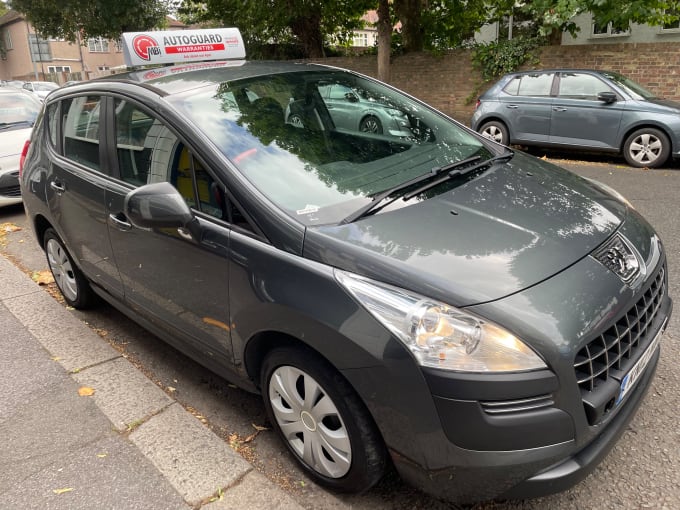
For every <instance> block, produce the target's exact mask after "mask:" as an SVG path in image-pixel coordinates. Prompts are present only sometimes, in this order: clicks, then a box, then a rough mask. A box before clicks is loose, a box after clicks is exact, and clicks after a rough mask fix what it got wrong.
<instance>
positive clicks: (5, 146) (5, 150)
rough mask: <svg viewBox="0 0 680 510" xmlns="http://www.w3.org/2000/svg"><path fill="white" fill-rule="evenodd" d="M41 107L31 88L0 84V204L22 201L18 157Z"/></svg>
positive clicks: (19, 157)
mask: <svg viewBox="0 0 680 510" xmlns="http://www.w3.org/2000/svg"><path fill="white" fill-rule="evenodd" d="M41 107H42V103H41V102H40V101H39V100H38V99H36V97H35V96H34V95H33V94H31V93H29V92H24V91H23V90H20V89H15V88H11V87H3V88H0V207H2V206H5V205H11V204H18V203H20V202H21V189H20V188H19V160H20V159H21V151H22V149H23V147H24V144H25V143H26V140H28V139H29V138H30V136H31V130H32V129H33V124H34V123H35V119H36V117H37V116H38V112H40V108H41Z"/></svg>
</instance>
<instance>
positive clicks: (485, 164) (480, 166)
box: [402, 151, 515, 200]
mask: <svg viewBox="0 0 680 510" xmlns="http://www.w3.org/2000/svg"><path fill="white" fill-rule="evenodd" d="M514 155H515V153H514V152H512V151H508V152H504V153H503V154H499V155H498V156H494V157H493V158H489V159H485V160H484V161H482V162H480V163H477V164H476V165H472V166H469V167H466V168H462V169H460V170H458V169H454V170H451V171H450V172H448V173H447V174H446V175H444V176H442V177H440V178H439V179H437V180H435V181H431V182H428V183H427V184H425V185H424V186H421V187H420V188H418V189H414V190H413V191H410V192H408V193H406V194H404V195H403V196H402V198H403V199H404V200H410V199H412V198H413V197H415V196H417V195H420V194H421V193H422V192H423V191H427V190H428V189H430V188H434V187H435V186H439V185H440V184H441V183H443V182H446V181H448V180H449V179H453V178H454V177H462V176H464V175H469V174H471V173H473V172H476V171H478V170H486V169H488V168H491V166H492V165H493V164H494V163H497V162H499V161H509V160H511V159H512V157H513V156H514ZM443 168H444V169H445V170H444V171H446V170H450V167H448V166H445V167H443Z"/></svg>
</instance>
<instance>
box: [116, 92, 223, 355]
mask: <svg viewBox="0 0 680 510" xmlns="http://www.w3.org/2000/svg"><path fill="white" fill-rule="evenodd" d="M113 110H114V114H115V115H114V117H115V127H114V128H113V133H114V136H113V137H112V139H115V147H113V144H112V150H114V149H115V153H116V154H115V157H113V158H112V159H113V160H114V164H115V165H116V166H117V171H118V175H119V183H118V185H117V186H116V187H112V188H111V189H110V190H109V191H108V194H107V222H108V225H109V232H110V239H111V246H112V248H113V253H114V257H115V260H116V264H117V266H118V269H119V271H120V274H121V278H122V281H123V286H124V291H125V300H126V302H127V303H128V305H129V306H131V307H132V308H133V309H134V310H135V311H137V312H138V313H139V314H140V315H142V316H143V317H144V318H145V319H147V320H148V321H150V322H151V323H152V324H153V325H154V326H156V327H157V328H158V329H160V330H163V331H164V332H165V333H166V335H165V336H166V339H167V340H169V341H170V342H172V343H175V345H176V346H177V347H178V348H180V349H181V350H184V351H185V352H187V353H188V354H190V355H192V356H194V357H196V356H198V357H200V358H202V359H208V360H211V359H212V360H213V361H215V362H218V364H219V366H221V367H227V366H230V365H231V364H232V363H233V360H232V356H231V335H230V326H229V306H228V304H229V261H228V253H229V234H230V230H229V228H228V225H227V224H226V222H225V221H223V219H222V218H223V216H224V212H223V203H220V200H221V199H222V198H223V194H222V193H221V188H220V186H219V184H218V183H217V181H216V180H215V179H214V178H213V176H212V174H211V173H209V172H208V171H207V169H206V168H205V167H204V165H202V164H201V162H200V161H199V160H198V158H196V157H195V154H193V153H192V152H191V151H190V150H189V148H188V147H187V146H186V145H185V144H184V143H183V141H182V140H180V138H179V137H178V136H177V135H176V133H175V132H174V131H173V130H172V129H170V128H169V126H168V125H167V124H166V123H164V122H163V121H161V119H159V118H158V117H157V116H155V114H153V113H151V112H150V110H148V109H146V108H144V107H143V106H141V105H138V104H136V103H134V102H131V101H129V100H123V99H116V100H115V102H114V109H113ZM163 181H167V182H170V183H171V184H173V185H174V186H175V187H176V188H177V189H178V191H179V192H180V194H181V195H182V196H183V197H184V198H185V200H186V202H187V204H188V205H189V206H190V207H192V208H193V209H194V211H195V213H196V216H197V217H198V220H199V222H200V224H201V231H202V233H203V235H202V237H201V239H193V238H192V237H191V235H189V233H188V232H186V231H184V230H183V229H177V228H174V229H172V228H167V229H158V230H146V229H141V228H136V227H134V226H133V225H132V224H131V223H130V222H129V221H128V219H127V218H126V216H125V213H124V200H125V196H126V195H127V193H129V192H130V191H131V190H132V189H134V188H136V187H138V186H141V185H144V184H147V183H155V182H163Z"/></svg>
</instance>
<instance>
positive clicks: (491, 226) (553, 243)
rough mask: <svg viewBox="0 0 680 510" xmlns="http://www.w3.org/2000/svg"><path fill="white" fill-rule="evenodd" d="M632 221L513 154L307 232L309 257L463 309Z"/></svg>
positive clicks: (570, 178)
mask: <svg viewBox="0 0 680 510" xmlns="http://www.w3.org/2000/svg"><path fill="white" fill-rule="evenodd" d="M415 200H416V199H412V201H415ZM626 214H627V208H626V206H624V205H623V204H622V203H621V202H619V201H618V200H615V199H613V198H612V197H611V196H610V195H608V194H606V193H605V192H603V191H602V190H600V189H599V188H598V187H597V186H595V185H594V184H593V183H591V182H589V181H587V180H585V179H582V178H581V177H578V176H576V175H574V174H572V173H570V172H567V171H566V170H563V169H561V168H559V167H556V166H553V165H550V164H548V163H545V162H543V161H541V160H538V159H536V158H532V157H530V156H525V155H523V154H521V153H517V154H516V155H515V157H514V158H513V159H512V160H511V161H510V162H508V163H505V164H500V165H497V166H495V167H493V168H492V169H490V170H489V171H487V172H486V173H484V174H482V175H480V176H479V177H477V178H475V179H473V180H471V181H469V182H467V183H466V184H463V185H461V186H458V187H456V188H454V189H453V190H451V191H447V192H445V193H441V194H439V195H436V196H434V197H433V198H430V199H424V200H422V201H420V202H417V203H414V205H411V206H406V207H401V208H398V209H396V210H390V211H384V212H381V213H378V214H375V215H373V216H368V217H366V218H363V219H361V220H358V221H355V222H353V223H350V224H345V225H334V226H328V225H327V226H320V227H310V228H309V229H308V230H307V234H306V237H305V245H304V256H305V257H307V258H310V259H314V260H318V261H320V262H323V263H325V264H329V265H332V266H334V267H338V268H341V269H345V270H348V271H352V272H355V273H358V274H362V275H364V276H367V277H370V278H374V279H377V280H381V281H384V282H388V283H391V284H393V285H397V286H399V287H402V288H407V289H410V290H413V291H416V292H419V293H421V294H423V295H426V296H428V297H432V298H437V299H441V300H444V301H446V302H448V303H450V304H452V305H455V306H466V305H471V304H476V303H482V302H487V301H492V300H495V299H499V298H501V297H504V296H507V295H509V294H513V293H515V292H518V291H521V290H523V289H526V288H527V287H530V286H532V285H535V284H537V283H539V282H541V281H543V280H545V279H547V278H549V277H551V276H552V275H554V274H556V273H558V272H560V271H562V270H564V269H565V268H567V267H569V266H570V265H572V264H574V263H575V262H576V261H578V260H579V259H581V258H583V257H584V256H586V255H587V254H588V253H590V252H591V251H592V250H593V249H594V248H595V247H597V246H598V245H599V244H601V243H602V242H603V241H604V240H605V239H607V238H608V237H609V236H610V235H611V234H612V232H613V231H614V230H616V228H617V227H618V226H619V225H620V224H621V223H622V222H623V221H624V219H625V217H626Z"/></svg>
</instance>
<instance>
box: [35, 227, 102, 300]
mask: <svg viewBox="0 0 680 510" xmlns="http://www.w3.org/2000/svg"><path fill="white" fill-rule="evenodd" d="M43 239H44V243H45V254H46V255H47V264H48V265H49V266H50V271H51V272H52V276H54V281H55V282H56V284H57V287H59V290H60V291H61V293H62V295H63V296H64V300H65V301H66V302H67V303H68V304H69V305H70V306H72V307H73V308H79V309H83V308H89V307H90V306H92V305H93V304H94V302H95V299H96V298H95V294H94V292H93V291H92V288H91V287H90V284H89V282H88V281H87V278H85V276H84V275H83V273H82V272H81V271H80V269H78V267H77V266H76V265H75V263H74V262H73V259H72V258H71V255H70V254H69V252H68V250H66V248H65V247H64V243H63V242H62V240H61V239H60V238H59V235H58V234H57V233H56V231H55V230H54V229H51V228H49V229H47V231H46V232H45V236H44V238H43Z"/></svg>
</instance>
